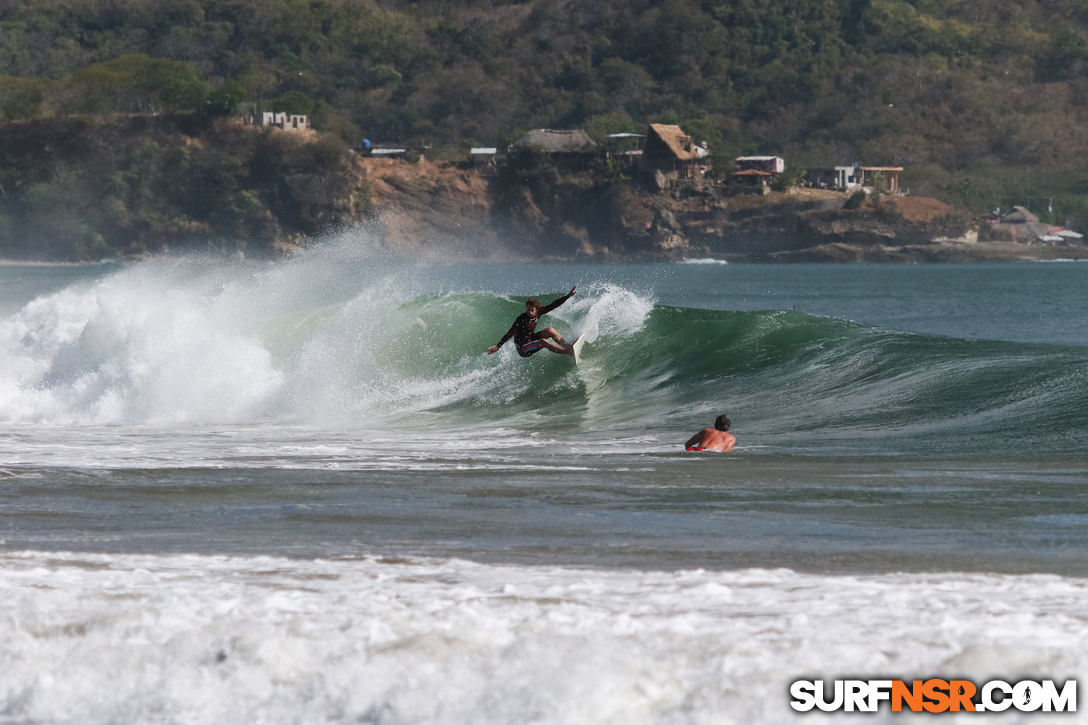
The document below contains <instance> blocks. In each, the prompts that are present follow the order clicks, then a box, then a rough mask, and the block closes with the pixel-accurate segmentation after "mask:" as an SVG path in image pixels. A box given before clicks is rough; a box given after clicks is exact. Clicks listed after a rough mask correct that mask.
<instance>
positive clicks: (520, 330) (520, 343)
mask: <svg viewBox="0 0 1088 725" xmlns="http://www.w3.org/2000/svg"><path fill="white" fill-rule="evenodd" d="M569 299H570V295H565V296H563V297H560V298H559V299H557V300H556V301H555V302H552V303H551V304H550V305H546V306H544V307H541V308H540V314H538V315H537V316H536V317H533V316H531V315H530V314H529V313H528V312H522V313H521V314H520V315H518V317H517V319H516V320H514V324H513V325H511V326H510V329H509V330H507V331H506V334H505V335H503V336H502V339H501V340H499V344H498V347H502V346H503V344H504V343H505V342H506V341H507V340H509V339H510V338H511V337H512V338H514V345H515V346H516V347H517V349H518V355H521V356H522V357H529V356H530V355H532V354H534V353H538V352H540V351H541V350H543V349H544V345H543V344H542V343H541V342H540V333H539V332H537V331H536V323H537V322H539V321H540V318H541V317H542V316H543V315H545V314H547V313H549V312H551V311H552V310H554V309H555V308H556V307H558V306H559V305H561V304H563V303H564V302H566V301H567V300H569Z"/></svg>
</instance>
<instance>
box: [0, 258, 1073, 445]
mask: <svg viewBox="0 0 1088 725" xmlns="http://www.w3.org/2000/svg"><path fill="white" fill-rule="evenodd" d="M371 266H372V267H373V269H368V270H367V274H365V275H363V276H364V277H365V279H359V278H358V277H356V276H355V275H353V274H350V273H347V274H345V273H344V270H342V269H340V268H339V267H338V266H337V265H335V264H329V263H328V261H327V260H325V259H323V258H322V259H318V260H317V261H316V262H308V261H307V260H305V259H303V260H302V261H300V262H298V263H294V264H285V265H279V266H275V267H257V268H240V269H229V270H224V269H220V268H218V267H208V266H206V265H205V266H201V265H199V264H187V263H178V264H176V265H158V266H150V267H143V266H137V267H133V268H130V269H126V270H122V271H120V272H117V273H113V274H110V275H108V276H103V277H101V278H98V279H95V280H92V281H87V282H81V283H77V284H71V285H68V286H66V287H64V288H63V289H60V290H59V291H57V292H55V293H52V294H47V295H43V296H42V297H39V298H37V299H34V300H33V301H31V302H29V303H26V304H24V306H23V307H22V308H21V309H18V310H16V311H14V312H5V313H4V315H3V316H2V317H0V340H2V341H3V345H0V422H32V423H33V422H45V423H50V424H67V423H76V424H84V423H93V424H101V423H117V424H175V423H184V424H204V423H218V422H230V423H239V422H241V423H248V422H272V423H275V424H296V423H298V424H305V425H317V426H327V427H335V428H341V429H344V428H353V427H359V428H366V429H371V430H376V431H378V432H379V433H382V432H385V431H398V430H401V431H408V432H412V433H413V434H416V433H421V434H423V435H432V434H434V435H441V433H442V431H443V430H447V429H450V428H459V429H463V428H467V429H479V431H480V435H481V436H483V437H486V435H487V434H486V431H487V430H494V429H510V430H514V431H520V432H524V433H525V434H526V435H541V434H546V435H552V436H557V437H558V436H572V437H574V438H578V437H585V436H594V437H600V436H603V437H606V438H609V437H637V436H640V435H646V436H649V438H648V439H651V440H654V441H662V440H672V439H674V438H675V439H679V440H683V437H684V436H686V435H690V433H691V432H692V431H694V430H695V429H697V428H699V427H702V426H705V425H708V424H709V423H710V422H711V421H713V419H714V418H715V417H716V416H717V415H719V414H721V413H725V414H727V415H729V416H730V417H731V418H732V419H733V420H734V429H735V432H736V433H737V434H738V436H740V437H741V439H742V440H743V441H745V442H746V443H748V444H750V446H751V448H750V450H763V449H766V450H771V451H804V452H820V451H838V452H852V451H857V452H862V453H871V454H877V455H881V454H902V453H916V452H923V451H940V452H944V453H958V452H965V453H966V454H971V452H972V451H974V452H990V453H993V452H994V451H1001V450H1006V449H1012V450H1019V451H1032V452H1041V453H1048V452H1060V453H1070V454H1079V452H1080V451H1083V450H1085V449H1086V447H1088V446H1086V443H1088V438H1086V433H1085V430H1086V429H1088V426H1086V425H1085V422H1086V416H1085V414H1084V411H1085V410H1088V351H1086V350H1085V348H1083V347H1061V346H1056V345H1039V344H1024V343H1010V342H972V341H967V340H960V339H955V338H950V337H939V336H932V335H918V334H908V333H902V332H895V331H890V330H884V329H878V328H874V327H867V326H864V325H859V324H855V323H851V322H847V321H844V320H840V319H833V318H827V317H818V316H812V315H807V314H804V313H801V312H793V311H756V312H731V311H714V310H706V309H693V308H686V307H670V306H664V305H659V304H656V302H655V301H654V299H653V298H652V296H650V295H648V294H645V293H638V292H634V291H632V290H630V289H627V288H625V287H622V286H619V285H616V284H611V283H593V284H588V285H586V286H584V287H582V288H580V289H579V292H578V294H577V295H576V296H575V297H574V298H572V299H571V300H569V301H568V302H567V303H566V304H564V305H562V306H561V307H559V308H558V309H557V310H555V311H553V312H552V313H550V314H549V315H547V316H546V317H545V318H543V320H542V322H541V326H545V325H546V326H552V327H555V328H556V329H557V330H558V331H559V333H560V334H562V335H563V336H564V337H566V338H567V339H568V340H571V339H573V338H574V337H575V336H576V335H578V334H584V335H585V338H586V340H587V344H586V346H585V348H584V350H583V356H582V362H581V364H580V365H577V366H576V365H574V363H573V360H572V359H571V358H569V357H566V356H560V355H555V354H553V353H550V352H540V353H538V354H536V355H534V356H533V357H530V358H521V357H519V356H518V355H517V354H516V351H515V350H514V349H513V344H512V343H508V344H506V345H505V346H504V347H503V348H502V350H500V351H499V352H498V353H497V354H495V355H487V354H486V350H487V348H488V347H489V346H490V345H493V344H495V343H496V342H497V341H498V340H499V339H500V338H501V337H502V335H503V334H504V333H505V332H506V331H507V329H508V328H509V326H510V324H511V323H512V321H513V320H514V318H515V317H516V316H517V315H518V314H519V313H520V312H522V310H523V309H524V298H523V297H517V298H514V297H506V296H500V295H496V294H494V293H491V292H488V291H479V292H464V291H453V292H450V291H436V285H438V284H441V283H442V282H441V279H442V277H441V275H442V274H444V272H442V273H440V274H438V275H432V276H431V277H426V276H425V275H426V274H427V272H426V270H423V271H416V272H413V273H406V272H405V271H404V270H403V269H402V268H393V267H391V268H390V269H383V268H380V266H379V265H377V264H375V265H371ZM412 274H416V275H418V276H417V277H413V276H412ZM528 292H530V293H532V292H533V291H532V290H529V291H528ZM535 296H537V297H539V298H540V299H542V300H544V301H549V300H551V299H554V298H555V296H556V291H555V290H546V289H545V290H537V291H536V293H535ZM470 432H471V430H470Z"/></svg>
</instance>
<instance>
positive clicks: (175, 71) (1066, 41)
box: [0, 0, 1088, 220]
mask: <svg viewBox="0 0 1088 725" xmlns="http://www.w3.org/2000/svg"><path fill="white" fill-rule="evenodd" d="M256 107H260V108H262V109H265V110H272V109H273V108H275V109H277V110H279V109H283V110H290V111H295V112H309V113H311V114H312V115H313V117H314V119H315V123H316V124H317V127H318V128H319V129H322V130H324V131H327V132H331V133H334V134H336V135H339V136H340V137H341V138H342V139H343V140H345V141H347V142H350V143H354V142H357V141H358V139H359V138H361V137H362V136H363V135H365V136H368V137H369V138H371V139H374V140H378V141H398V142H408V143H417V144H429V145H431V155H432V156H437V157H443V156H445V157H448V158H452V157H455V156H459V155H460V154H461V153H462V151H463V149H464V148H465V147H467V146H468V145H470V144H488V145H491V144H498V143H501V142H502V141H503V140H504V139H508V138H510V136H511V135H512V134H513V133H514V132H515V131H517V130H521V129H528V128H533V127H553V128H569V127H584V128H586V129H587V130H589V131H590V132H591V134H597V135H601V134H603V133H605V132H608V131H613V130H638V129H640V128H641V127H642V124H644V123H646V122H648V121H663V122H676V123H680V124H682V125H683V126H684V128H685V129H686V130H688V131H689V132H691V133H692V134H693V135H695V136H696V137H697V138H699V139H701V140H706V141H708V142H709V143H710V145H711V149H712V151H713V152H714V154H715V155H716V156H717V157H718V158H719V160H721V161H723V162H724V163H728V160H729V159H730V158H732V157H733V156H735V155H736V154H737V153H738V152H773V153H780V154H782V155H785V156H786V157H787V159H788V160H789V161H790V163H792V164H795V165H816V164H821V165H831V164H840V163H847V162H850V161H855V160H858V161H862V162H867V163H870V164H892V163H894V164H898V165H903V166H905V167H906V168H907V171H906V173H905V174H904V186H906V187H910V188H911V189H912V191H914V192H916V193H929V194H933V195H937V196H940V197H942V198H945V199H947V200H949V201H952V202H955V203H960V204H965V205H968V206H970V207H972V208H975V209H980V210H981V209H988V208H992V207H993V206H997V205H1001V206H1005V207H1007V206H1008V205H1010V204H1012V203H1023V204H1027V205H1029V206H1032V207H1033V208H1034V209H1035V210H1036V211H1037V212H1039V213H1041V214H1042V215H1044V216H1046V215H1047V209H1046V207H1047V205H1048V204H1049V203H1050V200H1053V208H1054V211H1053V213H1052V214H1051V220H1059V219H1057V218H1058V217H1062V216H1080V217H1083V216H1085V211H1086V209H1088V201H1086V200H1088V172H1086V171H1085V170H1084V165H1083V162H1082V161H1081V159H1083V158H1086V157H1088V110H1086V109H1088V1H1086V0H912V1H907V0H789V1H788V2H784V1H782V0H735V1H733V2H721V1H720V0H664V1H659V2H654V1H652V0H623V1H622V2H621V1H620V0H593V2H584V1H582V0H524V1H521V2H504V1H503V0H467V1H458V2H453V1H452V0H418V1H416V2H409V1H395V0H388V1H384V2H375V1H373V0H322V1H320V2H308V1H304V0H203V1H198V0H170V1H167V0H37V1H36V2H34V3H4V4H3V6H2V9H0V121H11V120H19V119H27V118H34V117H42V116H59V115H67V114H82V113H98V114H105V113H112V112H121V113H140V112H148V111H156V110H196V111H199V112H200V113H202V114H205V115H215V114H225V113H230V112H234V111H237V110H242V109H252V108H256Z"/></svg>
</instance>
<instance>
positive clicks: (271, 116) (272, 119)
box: [246, 111, 310, 131]
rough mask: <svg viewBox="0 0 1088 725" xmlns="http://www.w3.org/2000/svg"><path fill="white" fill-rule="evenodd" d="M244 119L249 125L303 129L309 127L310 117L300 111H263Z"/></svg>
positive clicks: (286, 129)
mask: <svg viewBox="0 0 1088 725" xmlns="http://www.w3.org/2000/svg"><path fill="white" fill-rule="evenodd" d="M246 120H247V122H248V123H249V124H250V125H251V126H271V127H273V128H281V129H283V130H284V131H305V130H307V129H309V128H310V117H309V116H306V115H305V114H301V113H284V112H282V111H280V112H274V111H265V112H264V113H256V114H254V115H252V116H250V117H249V118H247V119H246Z"/></svg>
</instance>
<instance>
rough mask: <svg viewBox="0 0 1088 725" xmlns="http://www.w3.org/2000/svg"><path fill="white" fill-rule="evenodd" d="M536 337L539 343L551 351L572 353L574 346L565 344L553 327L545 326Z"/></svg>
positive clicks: (563, 353)
mask: <svg viewBox="0 0 1088 725" xmlns="http://www.w3.org/2000/svg"><path fill="white" fill-rule="evenodd" d="M538 339H539V340H540V344H541V345H543V346H544V347H546V348H548V349H549V350H551V351H552V352H557V353H559V354H560V355H573V354H574V348H573V347H571V346H570V345H568V344H567V342H566V340H564V339H563V336H562V335H560V334H559V333H558V332H556V331H555V328H554V327H545V328H544V329H543V330H541V331H540V333H539V338H538Z"/></svg>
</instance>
